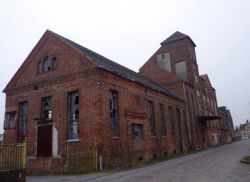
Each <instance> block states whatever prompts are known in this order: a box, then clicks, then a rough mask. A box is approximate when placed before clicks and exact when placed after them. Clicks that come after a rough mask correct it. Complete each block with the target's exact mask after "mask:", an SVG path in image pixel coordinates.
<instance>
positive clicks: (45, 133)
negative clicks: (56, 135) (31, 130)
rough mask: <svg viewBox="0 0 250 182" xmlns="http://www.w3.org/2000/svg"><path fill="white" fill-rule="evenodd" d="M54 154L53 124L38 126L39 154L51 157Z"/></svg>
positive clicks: (39, 155)
mask: <svg viewBox="0 0 250 182" xmlns="http://www.w3.org/2000/svg"><path fill="white" fill-rule="evenodd" d="M51 155H52V125H42V126H38V127H37V156H38V157H49V156H51Z"/></svg>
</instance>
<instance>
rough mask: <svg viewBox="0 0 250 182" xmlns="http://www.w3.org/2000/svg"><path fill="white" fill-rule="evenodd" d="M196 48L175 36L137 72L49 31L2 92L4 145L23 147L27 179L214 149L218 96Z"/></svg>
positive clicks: (176, 34) (216, 135) (179, 36)
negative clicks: (201, 68) (31, 175)
mask: <svg viewBox="0 0 250 182" xmlns="http://www.w3.org/2000/svg"><path fill="white" fill-rule="evenodd" d="M195 47H196V45H195V43H194V42H193V41H192V39H191V38H190V37H189V36H188V35H185V34H182V33H180V32H175V33H174V34H173V35H171V36H170V37H169V38H167V39H166V40H164V41H163V42H162V43H161V47H160V48H159V49H158V50H157V51H156V52H155V53H154V54H153V55H152V57H151V58H149V60H148V61H147V62H146V63H145V64H144V65H143V66H142V67H141V68H140V71H139V73H136V72H134V71H132V70H130V69H128V68H126V67H124V66H121V65H119V64H117V63H115V62H113V61H111V60H109V59H107V58H105V57H104V56H102V55H100V54H98V53H95V52H94V51H91V50H89V49H87V48H85V47H83V46H81V45H79V44H77V43H75V42H73V41H71V40H69V39H67V38H64V37H62V36H60V35H58V34H56V33H54V32H51V31H49V30H47V31H46V32H45V34H44V35H43V36H42V38H41V39H40V40H39V42H38V43H37V45H36V46H35V47H34V49H33V50H32V52H31V53H30V54H29V56H28V57H27V59H26V60H25V61H24V63H23V64H22V66H21V67H20V68H19V70H18V71H17V72H16V74H15V75H14V76H13V78H12V79H11V80H10V82H9V84H8V85H7V86H6V88H5V89H4V93H5V94H6V114H5V122H4V129H5V132H4V144H7V143H22V142H26V144H27V171H28V172H29V173H46V172H47V173H48V172H62V171H64V170H65V169H69V168H71V167H72V165H73V166H74V165H75V166H74V167H82V166H84V165H86V164H87V163H89V161H91V163H92V164H93V162H94V164H95V165H96V163H97V162H98V158H97V157H99V156H102V158H103V164H104V166H110V167H117V166H124V165H127V164H130V163H133V162H136V161H141V160H148V159H151V158H155V157H157V156H160V155H169V154H172V153H178V152H182V151H187V150H190V149H199V148H206V147H207V146H210V145H217V144H219V134H220V127H219V123H218V119H219V118H220V117H219V116H218V114H217V99H216V93H215V89H214V88H213V87H212V85H211V83H210V81H209V78H208V76H207V75H199V69H198V64H197V60H196V55H195ZM96 150H97V153H98V156H95V155H94V154H95V151H96ZM88 152H90V153H88ZM91 152H92V153H91ZM86 154H90V155H89V157H87V158H86ZM76 164H77V165H76Z"/></svg>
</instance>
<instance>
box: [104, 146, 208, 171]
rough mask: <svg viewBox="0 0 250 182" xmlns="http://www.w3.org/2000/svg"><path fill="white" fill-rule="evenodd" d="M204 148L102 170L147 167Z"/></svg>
mask: <svg viewBox="0 0 250 182" xmlns="http://www.w3.org/2000/svg"><path fill="white" fill-rule="evenodd" d="M203 150H204V149H199V150H191V151H187V152H182V153H175V154H170V155H164V154H162V155H159V156H157V157H155V158H151V159H148V160H143V161H138V162H135V163H130V164H128V165H127V166H123V167H118V168H117V167H116V168H106V169H104V170H103V171H104V172H112V173H113V172H121V171H126V170H133V169H137V168H141V167H147V166H150V165H153V164H157V163H160V162H163V161H167V160H171V159H176V158H179V157H183V156H187V155H190V154H194V153H197V152H201V151H203Z"/></svg>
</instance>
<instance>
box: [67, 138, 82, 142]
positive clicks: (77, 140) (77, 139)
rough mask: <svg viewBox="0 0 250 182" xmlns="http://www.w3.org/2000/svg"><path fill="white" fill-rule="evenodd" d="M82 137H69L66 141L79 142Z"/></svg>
mask: <svg viewBox="0 0 250 182" xmlns="http://www.w3.org/2000/svg"><path fill="white" fill-rule="evenodd" d="M79 141H80V138H76V139H68V140H67V141H66V142H79Z"/></svg>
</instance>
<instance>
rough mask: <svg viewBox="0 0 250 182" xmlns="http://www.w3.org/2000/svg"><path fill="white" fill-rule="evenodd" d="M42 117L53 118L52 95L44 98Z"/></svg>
mask: <svg viewBox="0 0 250 182" xmlns="http://www.w3.org/2000/svg"><path fill="white" fill-rule="evenodd" d="M42 119H44V120H49V119H52V107H51V97H44V98H42Z"/></svg>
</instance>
